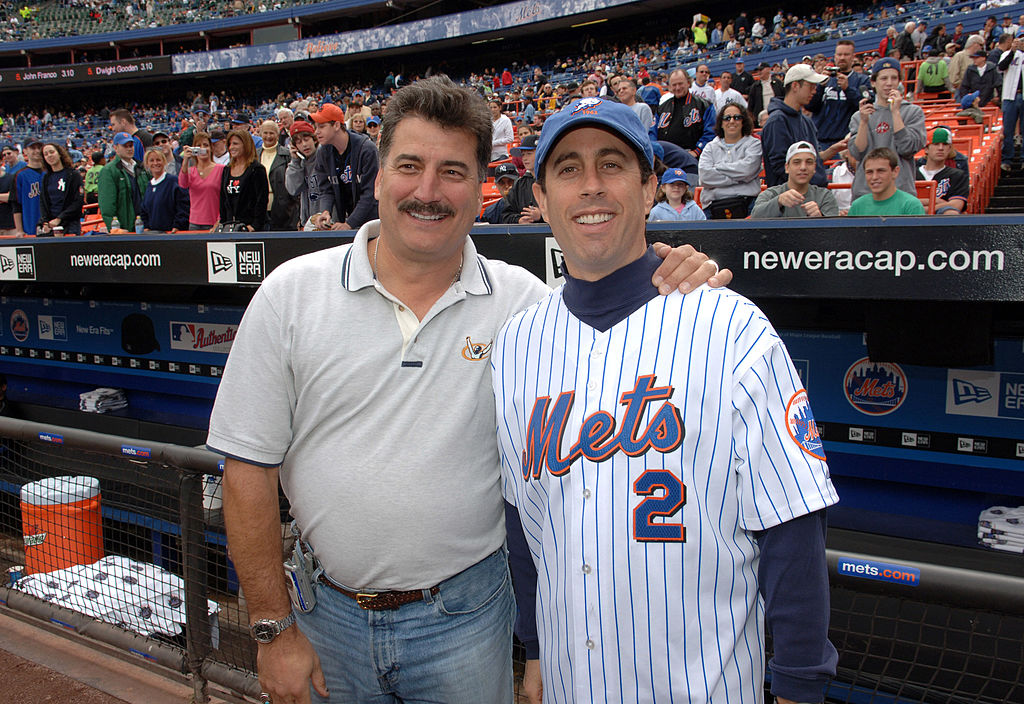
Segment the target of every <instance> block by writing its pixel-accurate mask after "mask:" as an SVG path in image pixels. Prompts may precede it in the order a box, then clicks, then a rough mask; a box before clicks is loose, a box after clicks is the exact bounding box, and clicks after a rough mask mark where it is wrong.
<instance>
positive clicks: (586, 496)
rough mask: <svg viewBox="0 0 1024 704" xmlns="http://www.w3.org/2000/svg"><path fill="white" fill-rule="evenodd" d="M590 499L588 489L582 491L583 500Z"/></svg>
mask: <svg viewBox="0 0 1024 704" xmlns="http://www.w3.org/2000/svg"><path fill="white" fill-rule="evenodd" d="M590 497H591V493H590V489H584V490H583V498H584V499H589V498H590Z"/></svg>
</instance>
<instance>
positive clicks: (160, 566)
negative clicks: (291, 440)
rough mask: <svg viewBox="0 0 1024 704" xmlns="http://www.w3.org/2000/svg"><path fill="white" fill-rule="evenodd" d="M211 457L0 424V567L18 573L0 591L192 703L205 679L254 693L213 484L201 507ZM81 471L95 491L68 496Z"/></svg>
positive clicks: (251, 660)
mask: <svg viewBox="0 0 1024 704" xmlns="http://www.w3.org/2000/svg"><path fill="white" fill-rule="evenodd" d="M220 460H221V458H220V457H219V456H217V455H215V454H213V453H211V452H207V451H205V450H198V449H193V448H186V447H180V446H175V445H165V444H161V443H153V442H147V441H140V440H133V439H129V438H120V437H116V436H110V435H102V434H99V433H93V432H89V431H82V430H76V429H70V428H58V427H53V426H45V425H41V424H37V423H28V422H24V421H18V420H12V419H9V418H2V419H0V567H2V569H3V570H4V571H5V572H10V571H11V570H12V569H14V570H17V571H19V572H20V574H21V575H22V576H21V579H20V580H19V582H18V584H19V587H18V588H17V589H13V588H10V587H8V586H6V585H7V583H8V581H9V580H4V584H5V586H4V587H3V589H2V590H0V600H3V601H5V602H6V603H7V605H8V606H10V607H11V608H15V609H18V610H21V611H25V612H28V613H31V614H33V615H35V616H38V617H40V618H43V619H47V620H49V621H52V622H55V623H58V624H60V625H63V626H65V627H67V628H70V629H73V630H76V631H78V632H80V633H82V634H84V635H88V636H90V637H92V638H96V639H98V640H101V641H104V642H107V643H110V644H113V645H115V646H118V647H120V648H124V649H126V650H130V651H131V652H134V653H136V654H137V655H139V656H141V657H144V658H146V659H148V660H151V661H155V662H157V663H160V664H162V665H164V666H167V667H169V668H171V669H173V670H175V671H178V672H181V673H183V674H186V675H189V676H190V678H191V680H192V682H193V687H194V690H195V693H196V701H206V700H207V696H206V687H207V682H208V681H212V682H215V683H217V684H219V685H222V686H224V687H226V688H228V689H231V690H232V691H235V692H238V693H241V694H247V695H257V694H258V693H259V686H258V684H257V683H256V679H255V677H254V676H253V674H252V672H253V670H254V669H255V648H254V646H253V643H252V640H251V638H250V637H249V634H248V628H247V625H248V616H247V614H246V609H245V604H244V600H242V599H240V597H239V593H238V586H237V581H236V579H235V576H234V572H233V569H232V568H231V565H230V561H229V560H228V557H227V551H226V540H225V538H224V527H223V517H222V513H221V511H220V510H219V507H218V506H217V505H216V500H215V497H214V496H213V494H212V492H207V497H206V500H205V502H204V486H206V487H212V486H216V484H217V479H219V475H220V472H221V468H220ZM54 477H63V478H64V479H63V480H59V481H58V482H57V483H56V484H55V483H54V482H53V481H52V480H51V481H46V480H47V479H48V478H54ZM72 477H73V478H78V479H70V478H72ZM83 478H95V479H96V480H98V485H99V488H100V492H99V496H98V497H96V498H97V499H98V500H93V499H82V498H81V497H80V496H79V494H81V489H83V487H84V488H85V489H86V490H88V485H89V482H88V481H87V479H83ZM211 478H212V480H211ZM41 480H43V481H41ZM69 489H71V490H72V495H68V490H69ZM75 490H78V491H77V493H75ZM86 493H88V491H86ZM37 499H39V500H37ZM51 501H52V502H53V503H50V502H51ZM204 503H205V506H204ZM34 504H41V505H38V506H37V505H34ZM78 563H83V564H78Z"/></svg>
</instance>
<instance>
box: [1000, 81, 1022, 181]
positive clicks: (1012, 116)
mask: <svg viewBox="0 0 1024 704" xmlns="http://www.w3.org/2000/svg"><path fill="white" fill-rule="evenodd" d="M1018 123H1020V131H1021V134H1024V100H1022V99H1021V96H1020V93H1018V94H1017V96H1016V97H1015V98H1014V99H1013V100H1004V101H1003V163H1004V164H1006V163H1009V162H1010V160H1012V159H1013V155H1014V152H1015V151H1016V146H1015V145H1014V143H1013V135H1014V134H1015V133H1016V132H1017V124H1018Z"/></svg>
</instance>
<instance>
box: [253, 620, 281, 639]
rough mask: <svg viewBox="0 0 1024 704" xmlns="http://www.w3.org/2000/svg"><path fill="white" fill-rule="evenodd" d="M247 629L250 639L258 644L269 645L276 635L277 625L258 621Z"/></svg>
mask: <svg viewBox="0 0 1024 704" xmlns="http://www.w3.org/2000/svg"><path fill="white" fill-rule="evenodd" d="M249 628H250V630H251V631H252V637H253V638H255V639H256V640H257V641H258V642H260V643H269V642H270V641H272V640H274V636H276V635H277V625H276V624H274V623H267V622H263V621H260V622H257V623H254V624H252V626H250V627H249Z"/></svg>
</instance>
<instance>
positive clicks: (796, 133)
mask: <svg viewBox="0 0 1024 704" xmlns="http://www.w3.org/2000/svg"><path fill="white" fill-rule="evenodd" d="M844 134H845V133H844ZM796 142H810V143H811V144H813V145H814V148H815V150H817V149H818V130H817V128H816V127H815V126H814V123H813V122H812V121H811V118H809V117H807V116H806V115H804V114H803V113H802V112H800V111H799V110H794V109H793V108H791V107H789V106H788V105H786V102H785V101H784V100H783V99H782V98H772V100H771V102H770V103H768V122H766V123H765V125H764V129H763V130H761V150H762V152H764V183H765V185H766V186H768V187H771V186H778V185H779V184H780V183H785V182H786V179H787V176H786V150H787V149H789V147H790V145H791V144H794V143H796ZM811 183H813V184H814V185H815V186H827V185H828V177H827V176H826V175H825V164H823V163H822V161H821V157H818V159H817V164H816V165H815V167H814V177H813V178H811Z"/></svg>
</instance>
